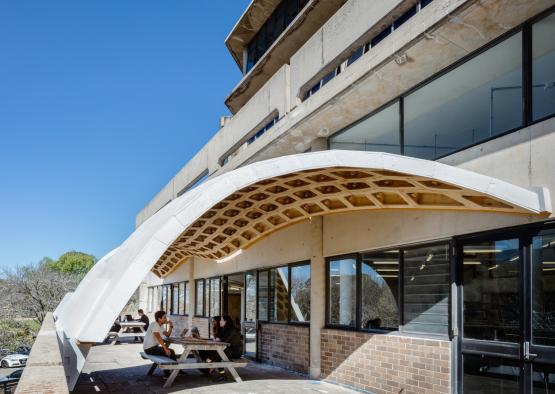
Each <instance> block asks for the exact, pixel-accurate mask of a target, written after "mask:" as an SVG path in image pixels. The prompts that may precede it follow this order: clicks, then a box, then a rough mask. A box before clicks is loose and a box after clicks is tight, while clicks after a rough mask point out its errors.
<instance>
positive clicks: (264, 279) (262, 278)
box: [258, 271, 269, 321]
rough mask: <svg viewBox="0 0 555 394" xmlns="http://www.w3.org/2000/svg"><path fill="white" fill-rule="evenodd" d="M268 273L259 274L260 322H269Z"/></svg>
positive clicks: (260, 272)
mask: <svg viewBox="0 0 555 394" xmlns="http://www.w3.org/2000/svg"><path fill="white" fill-rule="evenodd" d="M268 296H269V294H268V271H259V272H258V320H262V321H268Z"/></svg>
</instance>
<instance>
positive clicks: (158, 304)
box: [152, 286, 162, 312]
mask: <svg viewBox="0 0 555 394" xmlns="http://www.w3.org/2000/svg"><path fill="white" fill-rule="evenodd" d="M161 293H162V287H161V286H156V287H155V288H154V300H153V308H152V310H153V312H156V311H159V310H160V309H162V294H161Z"/></svg>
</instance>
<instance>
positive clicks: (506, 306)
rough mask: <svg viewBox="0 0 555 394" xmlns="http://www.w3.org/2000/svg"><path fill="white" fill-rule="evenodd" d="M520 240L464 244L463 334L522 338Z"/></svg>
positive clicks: (496, 339)
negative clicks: (517, 306)
mask: <svg viewBox="0 0 555 394" xmlns="http://www.w3.org/2000/svg"><path fill="white" fill-rule="evenodd" d="M519 262H520V257H519V241H518V239H506V240H498V241H484V242H476V243H468V244H465V245H464V247H463V328H464V337H465V338H473V339H485V340H490V341H504V342H518V341H519V340H520V324H519V322H520V313H519V308H515V305H520V297H519V277H520V268H519V267H520V264H519Z"/></svg>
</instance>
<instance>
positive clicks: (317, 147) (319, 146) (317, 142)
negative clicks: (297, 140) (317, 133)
mask: <svg viewBox="0 0 555 394" xmlns="http://www.w3.org/2000/svg"><path fill="white" fill-rule="evenodd" d="M322 150H328V139H327V138H325V137H319V138H315V139H313V140H312V142H311V143H310V151H311V152H318V151H322Z"/></svg>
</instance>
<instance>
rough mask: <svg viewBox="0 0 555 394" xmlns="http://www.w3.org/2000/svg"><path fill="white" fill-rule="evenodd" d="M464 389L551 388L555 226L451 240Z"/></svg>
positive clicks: (554, 379) (554, 384)
mask: <svg viewBox="0 0 555 394" xmlns="http://www.w3.org/2000/svg"><path fill="white" fill-rule="evenodd" d="M457 255H458V256H459V257H458V265H457V266H458V276H459V280H458V283H459V295H460V297H459V299H460V301H459V308H458V309H459V312H458V320H459V324H458V326H459V331H460V333H461V335H460V341H459V346H460V350H461V351H460V354H459V372H460V373H459V376H460V379H459V386H460V392H462V393H473V394H474V393H477V394H480V393H487V394H495V393H503V394H505V393H515V394H516V393H532V392H533V393H555V229H547V230H538V229H537V228H536V229H532V230H528V229H525V230H515V231H513V232H512V233H507V234H504V235H497V236H495V235H493V236H482V237H476V238H472V239H467V240H462V241H460V242H458V244H457Z"/></svg>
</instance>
